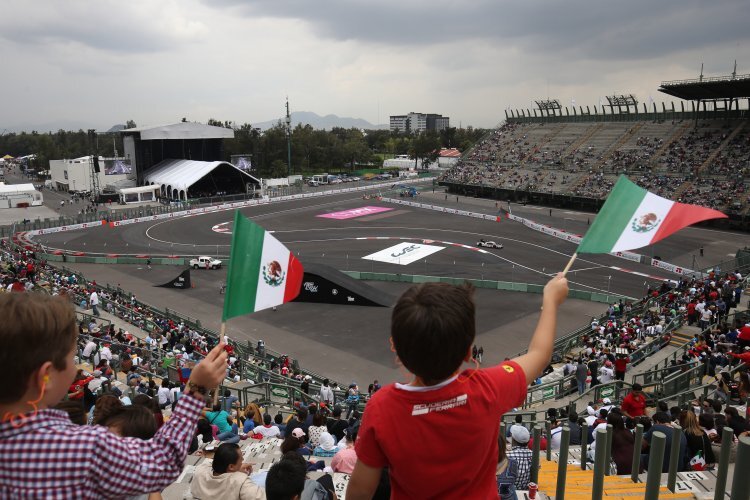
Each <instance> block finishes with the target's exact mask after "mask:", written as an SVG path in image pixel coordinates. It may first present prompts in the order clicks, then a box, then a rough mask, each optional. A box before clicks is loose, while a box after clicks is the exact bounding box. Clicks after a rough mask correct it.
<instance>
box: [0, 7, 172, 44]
mask: <svg viewBox="0 0 750 500" xmlns="http://www.w3.org/2000/svg"><path fill="white" fill-rule="evenodd" d="M41 6H42V5H41V4H39V5H37V6H34V5H33V4H32V6H27V5H24V4H23V3H18V4H17V7H16V8H11V9H9V11H8V12H9V13H10V15H9V16H7V17H6V18H5V19H4V25H3V28H2V29H1V30H0V39H5V40H7V41H9V42H13V43H16V44H19V45H24V46H37V45H55V44H60V45H63V44H68V43H71V42H73V43H78V44H81V45H83V46H86V47H89V48H93V49H97V50H103V51H108V52H115V53H136V54H138V53H149V52H158V51H162V50H165V49H167V48H169V47H171V46H174V45H175V44H176V41H175V40H172V39H171V38H170V36H169V35H168V34H166V33H164V32H163V31H162V30H160V29H159V26H158V24H157V22H156V20H154V19H153V18H149V17H148V16H147V14H148V13H147V12H142V11H139V10H138V9H131V10H128V8H127V7H123V6H120V7H118V8H116V9H114V10H113V9H111V8H107V7H106V6H105V5H103V4H99V5H97V4H96V3H90V4H89V3H84V4H76V3H74V2H59V3H46V4H44V7H45V8H44V10H43V11H35V10H34V9H35V8H41ZM27 7H28V8H27ZM81 20H84V21H81Z"/></svg>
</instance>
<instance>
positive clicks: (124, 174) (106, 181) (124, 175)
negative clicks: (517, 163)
mask: <svg viewBox="0 0 750 500" xmlns="http://www.w3.org/2000/svg"><path fill="white" fill-rule="evenodd" d="M94 162H95V160H94V158H93V157H92V156H83V157H81V158H73V159H72V160H50V161H49V173H50V180H51V183H50V184H51V186H52V187H54V189H56V190H58V191H68V192H81V191H90V190H91V185H92V183H91V173H92V167H93V170H94V174H95V175H97V176H98V177H99V179H98V183H99V186H101V187H102V188H106V187H107V186H109V185H110V184H113V183H119V182H122V181H124V180H128V179H134V178H135V173H134V172H133V168H132V166H131V164H130V160H129V159H127V158H103V157H101V156H100V157H98V158H97V159H96V163H98V168H97V165H96V163H94ZM133 183H134V182H133Z"/></svg>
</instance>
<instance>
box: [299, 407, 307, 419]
mask: <svg viewBox="0 0 750 500" xmlns="http://www.w3.org/2000/svg"><path fill="white" fill-rule="evenodd" d="M297 418H298V419H299V420H305V419H306V418H307V410H306V409H305V408H297Z"/></svg>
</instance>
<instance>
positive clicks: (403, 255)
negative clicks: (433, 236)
mask: <svg viewBox="0 0 750 500" xmlns="http://www.w3.org/2000/svg"><path fill="white" fill-rule="evenodd" d="M444 248H445V247H439V246H435V245H422V244H420V243H399V244H398V245H394V246H392V247H389V248H386V249H385V250H381V251H379V252H375V253H373V254H370V255H366V256H364V257H362V258H363V259H365V260H375V261H378V262H387V263H389V264H400V265H402V266H406V265H409V264H411V263H412V262H416V261H418V260H420V259H423V258H425V257H427V256H428V255H432V254H434V253H435V252H439V251H440V250H443V249H444Z"/></svg>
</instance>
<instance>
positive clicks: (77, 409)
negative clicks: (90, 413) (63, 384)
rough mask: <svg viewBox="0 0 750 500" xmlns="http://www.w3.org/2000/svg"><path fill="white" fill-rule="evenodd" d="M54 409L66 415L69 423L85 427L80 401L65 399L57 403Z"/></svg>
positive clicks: (84, 417) (85, 416) (84, 414)
mask: <svg viewBox="0 0 750 500" xmlns="http://www.w3.org/2000/svg"><path fill="white" fill-rule="evenodd" d="M54 408H55V409H56V410H62V411H64V412H65V413H67V414H68V417H70V421H71V422H73V423H74V424H76V425H86V420H87V415H86V410H85V409H84V408H83V401H81V400H80V399H78V400H76V399H66V400H63V401H60V402H59V403H57V404H56V405H55V406H54Z"/></svg>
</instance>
